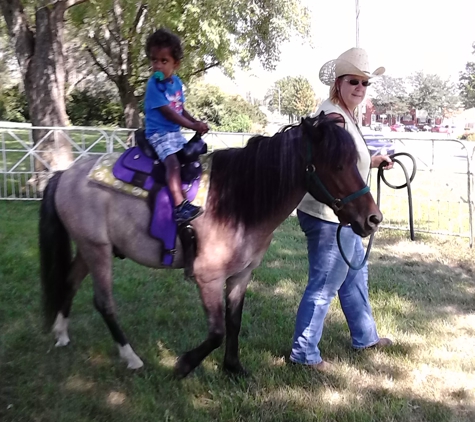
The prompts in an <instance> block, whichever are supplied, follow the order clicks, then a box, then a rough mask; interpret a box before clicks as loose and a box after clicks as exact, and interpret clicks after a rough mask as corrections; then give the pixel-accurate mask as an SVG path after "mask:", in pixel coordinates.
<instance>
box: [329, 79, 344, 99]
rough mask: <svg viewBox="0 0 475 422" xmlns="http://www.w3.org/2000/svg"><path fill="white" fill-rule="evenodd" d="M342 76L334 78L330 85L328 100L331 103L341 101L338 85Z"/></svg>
mask: <svg viewBox="0 0 475 422" xmlns="http://www.w3.org/2000/svg"><path fill="white" fill-rule="evenodd" d="M341 78H342V76H340V77H339V78H336V79H335V82H333V84H332V85H331V86H330V101H331V102H332V103H333V104H340V103H341V97H340V91H339V86H340V80H341Z"/></svg>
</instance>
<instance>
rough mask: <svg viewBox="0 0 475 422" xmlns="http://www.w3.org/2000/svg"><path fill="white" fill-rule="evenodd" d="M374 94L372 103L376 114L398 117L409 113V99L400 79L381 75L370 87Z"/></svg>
mask: <svg viewBox="0 0 475 422" xmlns="http://www.w3.org/2000/svg"><path fill="white" fill-rule="evenodd" d="M372 88H373V90H374V93H375V94H376V95H375V96H374V97H373V98H372V103H373V105H374V106H375V107H376V110H377V111H378V113H380V114H381V113H383V112H384V113H386V114H389V115H396V116H397V115H399V114H403V113H406V112H407V111H409V97H408V94H407V91H406V86H405V84H404V80H403V79H402V78H393V77H391V76H386V75H383V76H381V77H380V78H377V79H376V80H375V82H374V83H373V86H372Z"/></svg>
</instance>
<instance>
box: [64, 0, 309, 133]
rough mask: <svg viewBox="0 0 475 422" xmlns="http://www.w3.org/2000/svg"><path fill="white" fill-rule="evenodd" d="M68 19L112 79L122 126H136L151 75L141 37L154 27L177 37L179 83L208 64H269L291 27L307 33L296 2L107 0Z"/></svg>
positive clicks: (303, 11)
mask: <svg viewBox="0 0 475 422" xmlns="http://www.w3.org/2000/svg"><path fill="white" fill-rule="evenodd" d="M71 15H72V19H73V22H74V24H75V26H76V27H77V28H78V30H79V31H78V34H87V36H84V35H83V43H84V48H85V50H86V51H87V52H88V53H89V54H90V55H91V57H92V58H93V60H94V62H95V64H96V65H97V66H98V67H99V68H100V69H101V70H102V71H103V72H104V73H105V74H107V76H108V78H109V79H110V80H111V81H113V82H114V84H115V85H116V86H117V89H118V91H119V94H120V98H121V101H122V105H123V107H124V113H125V121H126V125H127V127H137V126H138V125H139V123H140V119H139V114H138V107H137V104H138V99H140V97H141V96H142V95H143V89H144V86H145V81H146V79H147V77H148V76H149V64H148V62H147V60H146V57H145V54H144V45H145V40H146V38H147V36H148V35H150V34H151V33H152V32H153V31H154V30H155V29H157V28H158V27H160V26H164V27H167V28H168V29H170V30H171V31H173V32H175V33H176V34H177V35H179V36H180V37H181V39H182V41H183V45H184V52H185V58H184V60H183V63H182V66H181V70H180V71H179V75H180V77H181V78H182V79H183V80H184V82H185V83H187V82H189V81H191V80H192V79H193V78H194V77H196V76H197V75H200V74H202V73H203V72H205V71H206V70H208V69H210V68H212V67H217V66H219V67H221V68H222V69H224V71H225V72H227V73H228V74H229V75H232V69H233V66H234V65H235V64H238V65H240V66H244V67H245V66H247V65H248V64H250V63H251V62H252V61H253V60H254V59H256V58H258V59H259V60H260V61H261V63H262V64H263V66H264V67H265V68H267V69H272V68H273V67H274V66H275V63H276V62H277V60H278V58H279V53H280V51H279V46H280V44H281V43H282V42H283V41H286V40H288V39H289V38H290V35H291V34H292V32H294V31H296V32H297V33H299V34H301V35H302V36H306V35H307V34H308V29H309V20H308V12H307V9H306V8H304V7H302V6H301V5H300V2H299V1H298V0H254V1H253V2H252V3H250V2H248V1H247V0H232V1H231V2H229V1H228V0H193V1H185V0H177V1H169V0H150V1H148V2H145V1H139V0H135V1H129V0H109V1H104V2H91V3H90V4H84V5H82V6H80V7H78V8H75V9H74V11H73V13H72V14H71Z"/></svg>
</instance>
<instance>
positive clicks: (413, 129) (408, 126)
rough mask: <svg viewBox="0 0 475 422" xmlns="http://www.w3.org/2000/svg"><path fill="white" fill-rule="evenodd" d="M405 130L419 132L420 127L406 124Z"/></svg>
mask: <svg viewBox="0 0 475 422" xmlns="http://www.w3.org/2000/svg"><path fill="white" fill-rule="evenodd" d="M404 130H405V131H406V132H419V128H418V127H417V126H416V125H405V126H404Z"/></svg>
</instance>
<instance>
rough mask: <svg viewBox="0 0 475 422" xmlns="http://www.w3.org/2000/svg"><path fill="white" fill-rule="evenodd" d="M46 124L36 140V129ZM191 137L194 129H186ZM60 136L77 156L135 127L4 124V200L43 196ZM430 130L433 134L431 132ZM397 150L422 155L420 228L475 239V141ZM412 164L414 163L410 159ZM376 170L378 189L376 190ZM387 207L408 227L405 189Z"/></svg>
mask: <svg viewBox="0 0 475 422" xmlns="http://www.w3.org/2000/svg"><path fill="white" fill-rule="evenodd" d="M35 130H42V134H43V136H42V138H41V139H40V141H39V142H37V143H36V145H34V143H33V132H34V131H35ZM184 133H185V136H188V137H191V136H192V135H193V133H191V132H184ZM58 136H61V138H62V139H63V140H64V139H66V140H67V142H68V143H69V144H70V145H71V149H72V154H73V159H74V161H76V160H78V159H80V158H81V157H84V156H86V155H100V154H104V153H109V152H113V151H122V150H124V149H126V148H128V146H130V145H132V144H133V143H134V131H131V130H129V129H100V128H91V127H66V128H54V127H51V128H35V127H25V126H17V127H15V126H11V125H10V126H9V127H3V128H2V127H0V148H1V149H0V153H1V157H0V200H39V199H41V194H40V193H39V192H38V190H37V189H36V185H35V184H34V183H31V181H32V180H34V179H35V176H37V172H36V171H35V160H37V159H41V156H40V154H41V152H42V148H43V146H44V145H45V144H46V141H47V140H48V141H49V140H51V139H53V140H55V139H56V138H57V137H58ZM251 136H252V134H246V133H219V132H211V133H209V134H207V135H205V137H206V142H207V143H208V147H209V149H210V150H211V151H212V150H215V149H220V148H228V147H242V146H244V145H245V144H246V143H247V140H248V139H249V138H250V137H251ZM429 136H430V135H429ZM392 142H393V143H394V148H395V151H396V152H408V153H410V154H412V155H413V156H414V157H415V158H416V161H417V167H418V170H417V175H416V178H415V180H414V182H413V183H412V190H413V202H414V221H415V230H416V231H418V232H430V233H440V234H447V235H455V236H462V237H466V238H469V239H470V245H472V243H473V237H474V228H473V199H472V195H473V172H472V160H473V156H474V146H475V143H470V142H461V141H458V140H452V139H413V138H397V139H396V138H395V139H393V140H392ZM408 166H409V167H410V163H408ZM386 175H387V178H388V179H389V181H391V183H393V184H402V183H403V182H404V180H403V177H402V172H400V171H398V170H397V169H396V170H395V171H391V172H386ZM375 176H376V173H375V171H374V173H373V178H372V182H371V185H372V192H373V193H374V194H375V190H376V177H375ZM381 210H382V212H383V214H384V217H385V219H384V224H383V226H384V227H388V228H397V229H408V201H407V196H406V192H405V190H398V191H394V190H391V189H389V188H387V187H386V186H383V188H382V199H381Z"/></svg>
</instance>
